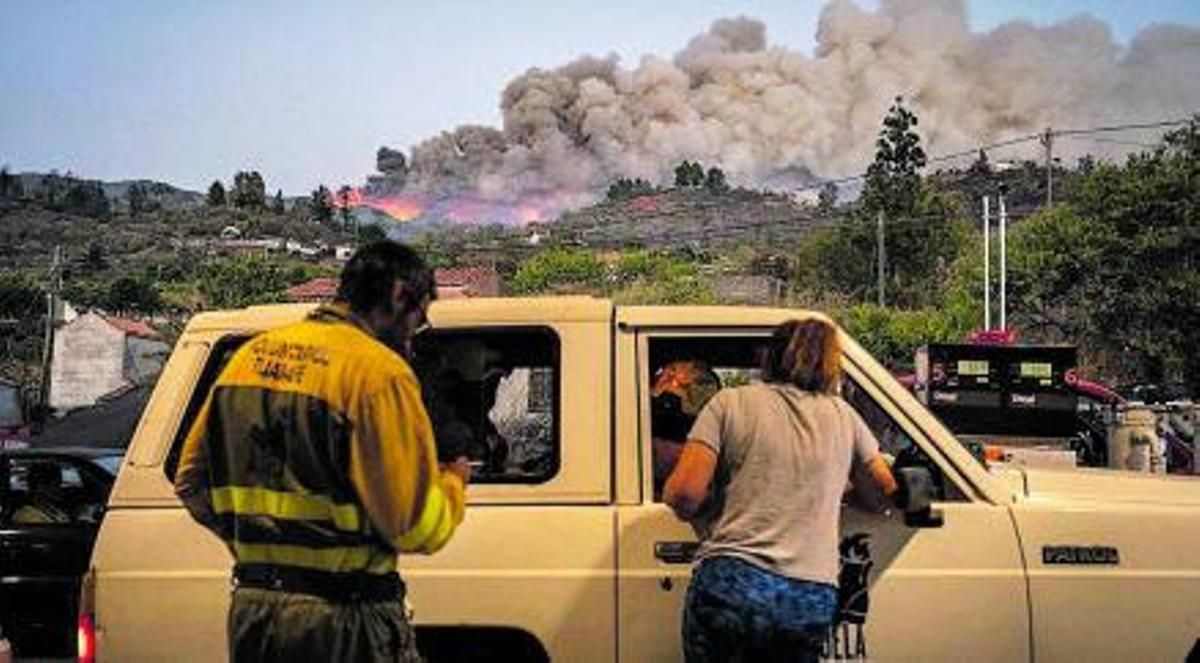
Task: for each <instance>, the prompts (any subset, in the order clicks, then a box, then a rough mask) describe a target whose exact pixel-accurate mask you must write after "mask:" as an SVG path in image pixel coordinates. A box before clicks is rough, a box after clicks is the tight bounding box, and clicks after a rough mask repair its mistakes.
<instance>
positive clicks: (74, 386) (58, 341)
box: [50, 312, 171, 411]
mask: <svg viewBox="0 0 1200 663" xmlns="http://www.w3.org/2000/svg"><path fill="white" fill-rule="evenodd" d="M170 351H171V346H170V345H168V344H167V343H166V342H165V341H164V340H163V338H162V335H160V334H159V333H158V332H157V331H155V330H154V329H153V328H152V327H150V326H149V325H147V324H146V323H144V322H141V321H138V320H131V319H129V318H119V317H114V316H105V315H100V314H98V313H94V312H89V313H84V314H83V315H81V316H79V317H78V318H75V319H74V320H72V321H70V322H68V323H66V324H64V325H63V326H62V327H60V328H59V329H58V331H57V332H56V333H55V336H54V354H53V356H52V358H51V361H50V407H51V408H53V409H55V410H57V411H64V410H70V409H73V408H77V407H87V406H89V405H93V404H94V403H95V402H96V401H97V400H99V399H100V398H101V397H102V396H105V395H107V394H111V393H112V392H114V391H117V390H119V389H123V388H126V387H129V386H131V385H139V384H145V383H147V382H149V381H151V380H153V379H154V378H155V377H156V376H157V375H158V373H159V371H160V370H162V364H163V362H164V361H166V358H167V355H168V354H169V353H170Z"/></svg>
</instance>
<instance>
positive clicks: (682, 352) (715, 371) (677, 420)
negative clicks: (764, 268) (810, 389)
mask: <svg viewBox="0 0 1200 663" xmlns="http://www.w3.org/2000/svg"><path fill="white" fill-rule="evenodd" d="M762 341H763V336H687V337H656V338H651V339H650V340H649V357H650V365H649V371H648V373H647V375H646V376H645V383H644V384H645V386H646V389H645V392H644V393H647V394H649V397H650V422H649V423H650V426H649V428H650V444H651V461H652V463H651V466H652V474H653V478H652V489H653V494H654V500H655V501H659V500H661V494H662V485H663V483H664V482H665V481H666V477H667V476H668V475H669V474H670V472H671V470H672V469H673V468H674V466H675V463H676V462H678V460H679V451H680V449H681V448H682V445H683V442H684V441H685V440H684V438H685V437H686V435H687V429H689V428H690V423H691V422H692V421H694V420H695V417H696V415H698V414H699V409H700V407H701V406H702V405H703V403H704V402H707V399H708V398H711V396H712V395H713V394H714V393H715V392H716V390H719V389H728V388H733V387H739V386H742V385H745V384H749V383H751V382H756V381H758V380H759V379H760V371H759V369H758V357H759V347H760V345H761V343H762ZM708 375H711V377H707V376H708ZM709 384H713V385H715V386H716V390H713V389H710V388H708V387H706V385H709ZM842 396H843V398H845V400H846V401H847V402H848V403H849V404H850V406H851V407H853V408H854V409H855V411H857V412H858V414H859V416H861V417H862V418H863V421H865V422H866V424H867V427H868V428H870V429H871V431H872V432H873V433H874V434H875V437H876V438H877V439H878V440H879V447H880V451H881V452H882V453H883V454H884V455H885V456H886V457H887V458H888V459H889V461H890V462H893V463H894V467H896V468H900V467H910V466H921V467H926V468H928V469H929V470H930V474H931V475H932V477H933V479H934V484H935V497H936V498H937V499H939V500H952V501H958V500H964V499H966V497H965V494H964V493H963V492H962V491H961V490H960V489H959V488H958V487H957V486H955V485H954V483H953V482H952V481H948V480H947V478H946V476H945V473H944V472H943V471H942V470H941V468H940V467H939V466H938V464H937V463H936V462H935V461H934V460H933V459H932V458H930V457H929V455H928V454H926V453H925V452H924V451H922V450H921V448H920V446H918V445H917V444H915V443H914V442H913V439H912V438H911V437H910V436H909V435H908V434H907V433H906V432H905V431H904V429H903V427H901V426H900V425H899V423H898V422H896V421H895V420H894V419H893V418H892V417H891V416H890V415H889V414H888V413H887V412H886V411H885V410H884V408H882V407H881V406H880V405H879V404H878V403H876V402H875V401H874V399H872V398H871V396H870V395H869V394H868V393H867V392H866V391H865V390H863V389H862V388H860V387H859V386H858V385H857V384H856V383H855V382H854V381H853V380H852V379H851V378H850V376H848V375H847V376H845V378H844V382H843V386H842ZM688 405H690V407H688ZM680 431H682V432H680Z"/></svg>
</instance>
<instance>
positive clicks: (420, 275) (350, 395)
mask: <svg viewBox="0 0 1200 663" xmlns="http://www.w3.org/2000/svg"><path fill="white" fill-rule="evenodd" d="M435 295H436V293H435V290H434V281H433V275H432V273H431V271H430V269H429V268H428V267H427V266H426V265H425V263H424V262H423V261H422V260H421V258H420V257H419V256H418V255H417V254H416V253H415V252H413V251H412V250H411V249H409V248H407V247H405V246H402V245H400V244H397V243H395V242H391V241H381V242H376V243H373V244H369V245H367V246H365V247H363V248H361V249H360V250H359V251H358V252H356V253H355V254H354V256H353V257H351V259H350V261H349V262H348V263H347V264H346V267H345V269H344V270H343V272H342V275H341V282H340V284H339V286H338V293H337V298H336V299H335V301H334V303H333V304H331V305H325V306H321V307H319V308H317V309H316V310H315V311H314V312H313V313H312V314H310V315H309V316H308V318H307V319H305V320H304V321H303V322H300V323H298V324H295V325H292V326H290V327H284V328H281V329H278V330H275V331H270V332H267V333H264V334H261V335H259V336H257V337H255V338H253V339H251V340H249V341H248V342H247V343H246V344H245V345H244V346H242V347H241V348H239V349H238V351H237V352H236V353H235V354H234V355H233V357H232V358H231V359H230V361H229V364H228V365H227V366H226V367H225V368H224V369H223V370H222V372H221V374H220V376H219V377H218V379H217V382H216V384H215V385H214V387H213V390H212V393H211V394H209V396H208V400H207V402H206V403H205V405H204V408H203V409H202V410H201V412H200V416H199V417H198V418H197V420H196V422H195V424H194V425H193V426H192V428H191V430H190V432H189V434H188V437H187V439H186V441H185V444H184V449H183V454H182V457H181V461H180V466H179V472H178V474H177V477H176V481H175V490H176V493H177V494H178V495H179V497H180V498H181V499H182V500H183V503H184V504H185V505H186V506H187V508H188V511H189V512H190V513H191V514H192V517H194V518H195V519H196V520H197V521H199V522H200V523H201V524H203V525H204V526H205V527H207V528H208V529H210V530H212V531H213V532H214V533H216V534H217V536H219V537H221V539H222V540H224V542H225V543H226V545H227V546H228V547H229V550H230V552H231V553H232V554H233V559H234V567H233V581H234V589H233V596H232V601H231V605H230V609H229V621H228V637H229V658H230V660H232V661H235V662H236V661H298V660H313V661H415V660H420V657H419V655H418V654H417V650H416V643H415V638H414V634H413V629H412V626H411V625H410V624H409V623H408V619H407V616H406V614H405V610H404V607H403V606H404V583H403V582H402V581H401V579H400V576H399V574H398V573H397V572H396V556H397V553H398V552H420V553H425V554H431V553H434V552H436V551H437V550H439V549H440V548H441V547H442V546H444V545H445V544H446V542H447V541H448V540H449V539H450V536H451V534H452V533H453V532H454V529H455V527H456V526H457V525H458V524H459V523H460V522H461V521H462V519H463V509H464V502H465V498H464V491H465V486H466V483H467V481H468V479H469V476H470V469H469V466H468V464H467V460H466V458H457V459H456V460H454V461H453V462H449V463H445V464H441V465H439V463H438V460H437V452H436V450H435V447H434V439H433V432H432V429H431V427H430V423H429V417H428V415H427V414H426V412H425V407H424V405H423V404H422V401H421V390H420V386H419V384H418V382H417V378H416V376H415V374H414V373H413V371H412V369H411V368H410V367H409V364H408V362H407V361H406V357H407V354H408V352H409V347H410V341H411V339H412V336H413V334H414V333H415V332H416V331H418V330H419V329H420V328H421V327H423V326H424V325H425V311H426V309H427V307H428V305H429V302H430V300H431V299H433V298H434V297H435Z"/></svg>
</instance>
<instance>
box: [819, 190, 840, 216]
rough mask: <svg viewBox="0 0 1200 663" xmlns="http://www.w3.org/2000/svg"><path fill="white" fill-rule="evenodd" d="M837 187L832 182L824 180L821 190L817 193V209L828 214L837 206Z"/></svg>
mask: <svg viewBox="0 0 1200 663" xmlns="http://www.w3.org/2000/svg"><path fill="white" fill-rule="evenodd" d="M837 199H838V188H837V184H834V183H833V182H826V183H824V184H822V185H821V191H820V193H818V194H817V209H818V210H820V211H821V212H823V213H826V214H828V213H829V212H832V211H833V208H834V207H837Z"/></svg>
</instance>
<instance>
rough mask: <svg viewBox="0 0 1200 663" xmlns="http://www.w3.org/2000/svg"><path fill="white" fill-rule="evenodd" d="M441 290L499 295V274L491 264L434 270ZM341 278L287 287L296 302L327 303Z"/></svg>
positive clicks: (446, 294) (288, 292)
mask: <svg viewBox="0 0 1200 663" xmlns="http://www.w3.org/2000/svg"><path fill="white" fill-rule="evenodd" d="M434 281H435V282H436V283H437V288H438V293H439V294H441V295H445V296H449V297H455V296H460V297H461V296H466V297H478V296H496V295H499V294H500V276H499V275H498V274H497V273H496V270H494V269H492V268H491V267H448V268H445V269H438V270H434ZM337 289H338V279H336V278H333V277H321V278H315V279H312V280H311V281H306V282H304V283H301V284H299V285H294V286H292V287H290V288H288V289H287V291H286V293H285V294H286V295H287V298H288V299H289V300H291V301H293V302H326V301H332V300H333V298H334V296H335V295H337Z"/></svg>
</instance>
